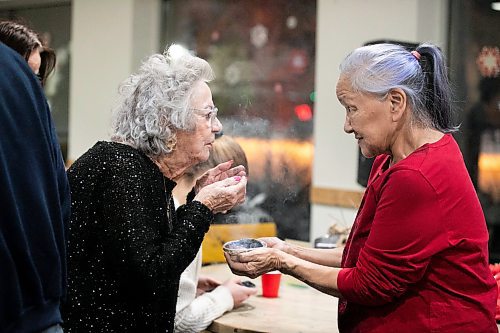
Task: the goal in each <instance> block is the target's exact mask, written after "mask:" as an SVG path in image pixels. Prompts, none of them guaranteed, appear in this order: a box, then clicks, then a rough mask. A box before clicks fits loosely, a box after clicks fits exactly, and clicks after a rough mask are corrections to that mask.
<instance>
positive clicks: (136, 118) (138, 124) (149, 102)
mask: <svg viewBox="0 0 500 333" xmlns="http://www.w3.org/2000/svg"><path fill="white" fill-rule="evenodd" d="M175 47H177V46H176V45H172V46H170V47H169V48H168V49H166V50H165V52H164V53H163V54H154V55H152V56H150V57H149V58H148V59H147V60H146V61H144V62H143V63H142V65H141V67H140V68H139V71H138V72H137V73H135V74H132V75H131V76H130V77H129V78H127V79H126V80H125V81H124V82H123V83H122V84H121V85H120V88H119V94H120V96H119V100H118V101H117V106H116V107H115V109H114V110H113V117H112V134H111V140H112V141H117V142H125V143H127V144H129V145H131V146H132V147H134V148H136V149H138V150H140V151H142V152H144V153H145V154H146V155H148V156H150V157H158V156H161V155H163V154H169V153H171V152H172V150H173V149H174V147H175V144H176V132H177V130H188V131H190V130H194V127H195V123H194V121H193V119H194V117H193V110H191V109H190V106H189V104H190V99H191V96H192V93H193V87H194V86H195V83H197V82H198V81H204V82H210V81H211V80H213V79H214V77H215V75H214V72H213V70H212V68H211V67H210V65H209V64H208V63H207V62H206V61H205V60H203V59H201V58H198V57H195V56H193V55H191V54H189V53H188V52H184V53H183V54H182V55H175V56H174V55H173V54H172V53H173V52H172V49H173V48H175Z"/></svg>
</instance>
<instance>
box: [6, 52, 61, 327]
mask: <svg viewBox="0 0 500 333" xmlns="http://www.w3.org/2000/svg"><path fill="white" fill-rule="evenodd" d="M0 133H1V136H2V138H1V140H0V332H3V333H8V332H42V331H45V330H49V331H51V332H61V331H62V330H61V328H60V326H59V324H61V323H62V320H61V314H60V311H59V305H60V301H61V299H62V298H63V297H64V296H65V292H66V258H65V255H66V249H65V229H64V223H65V222H66V221H67V220H69V215H70V197H69V187H68V181H67V178H66V172H65V169H64V163H63V159H62V155H61V151H60V148H59V144H58V142H57V138H56V132H55V130H54V125H53V122H52V119H51V116H50V112H49V107H48V105H47V100H46V98H45V96H44V93H43V91H42V87H41V86H40V83H39V82H38V80H37V78H36V77H35V75H34V73H33V71H32V70H31V69H30V67H28V64H27V63H26V61H25V60H24V59H23V58H21V56H20V55H19V54H17V53H15V52H14V51H13V50H11V49H10V48H8V47H7V46H5V45H3V44H2V43H0Z"/></svg>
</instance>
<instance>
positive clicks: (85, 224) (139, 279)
mask: <svg viewBox="0 0 500 333" xmlns="http://www.w3.org/2000/svg"><path fill="white" fill-rule="evenodd" d="M68 178H69V182H70V187H71V196H72V216H71V222H70V224H69V228H68V229H69V236H68V238H69V239H68V297H67V302H66V303H65V304H64V305H63V307H62V309H63V319H64V321H65V323H64V330H65V332H162V333H164V332H171V331H173V321H174V316H175V304H176V300H177V291H178V284H179V277H180V274H181V273H182V271H183V270H184V269H185V268H186V267H187V266H188V265H189V263H190V262H191V261H192V260H193V259H194V257H195V256H196V253H197V252H198V249H199V247H200V245H201V242H202V240H203V236H204V234H205V232H206V231H207V230H208V227H209V225H210V223H211V222H212V221H213V214H212V213H211V212H210V210H209V209H208V208H207V207H206V206H204V205H203V204H201V203H200V202H197V201H193V202H189V203H188V204H186V205H184V206H181V207H180V208H179V209H178V210H177V211H175V208H174V203H173V199H172V189H173V188H174V186H175V183H174V182H173V181H171V180H170V179H168V178H165V177H163V175H162V174H161V172H160V170H159V169H158V167H157V166H156V165H155V164H154V163H153V162H152V161H151V160H150V159H149V158H148V157H147V156H146V155H144V154H143V153H141V152H139V151H137V150H136V149H134V148H132V147H130V146H127V145H123V144H119V143H113V142H98V143H97V144H96V145H95V146H94V147H92V148H91V149H90V150H89V151H88V152H86V153H85V154H84V155H83V156H82V157H81V158H79V159H78V160H77V161H76V162H75V163H74V164H73V165H72V167H71V168H70V169H69V170H68ZM167 212H170V213H167ZM169 226H171V227H169Z"/></svg>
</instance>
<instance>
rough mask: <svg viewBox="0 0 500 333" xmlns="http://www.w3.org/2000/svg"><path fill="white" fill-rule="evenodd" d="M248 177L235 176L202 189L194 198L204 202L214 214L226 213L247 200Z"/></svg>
mask: <svg viewBox="0 0 500 333" xmlns="http://www.w3.org/2000/svg"><path fill="white" fill-rule="evenodd" d="M246 188H247V178H246V177H244V176H233V177H230V178H225V179H224V180H220V181H216V182H214V183H212V184H209V185H206V186H204V187H202V188H201V189H200V191H199V192H198V194H197V195H196V196H195V197H194V200H196V201H199V202H201V203H203V204H204V205H205V206H207V207H208V208H209V209H210V210H211V211H212V212H213V213H214V214H215V213H224V212H226V211H228V210H230V209H231V208H233V207H234V206H236V205H239V204H241V203H243V202H244V201H245V197H246Z"/></svg>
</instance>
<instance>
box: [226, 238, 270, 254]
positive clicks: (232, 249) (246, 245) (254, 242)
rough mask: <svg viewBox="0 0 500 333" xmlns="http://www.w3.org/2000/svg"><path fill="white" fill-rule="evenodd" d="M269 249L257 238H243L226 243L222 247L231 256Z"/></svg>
mask: <svg viewBox="0 0 500 333" xmlns="http://www.w3.org/2000/svg"><path fill="white" fill-rule="evenodd" d="M261 247H267V244H266V243H264V242H263V241H260V240H258V239H255V238H242V239H238V240H233V241H230V242H227V243H225V244H224V245H223V246H222V249H223V250H224V252H226V253H229V254H230V255H234V254H238V253H242V252H247V251H251V250H255V249H258V248H261Z"/></svg>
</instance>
